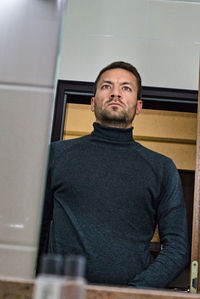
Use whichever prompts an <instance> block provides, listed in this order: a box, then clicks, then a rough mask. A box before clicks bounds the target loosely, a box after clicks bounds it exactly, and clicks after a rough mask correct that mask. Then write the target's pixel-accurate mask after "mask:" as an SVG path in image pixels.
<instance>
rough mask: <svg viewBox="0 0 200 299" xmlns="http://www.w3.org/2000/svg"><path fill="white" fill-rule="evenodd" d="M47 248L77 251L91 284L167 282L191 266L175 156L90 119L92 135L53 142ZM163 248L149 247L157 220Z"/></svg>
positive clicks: (156, 284)
mask: <svg viewBox="0 0 200 299" xmlns="http://www.w3.org/2000/svg"><path fill="white" fill-rule="evenodd" d="M52 204H53V206H54V207H53V222H52V224H51V231H50V251H51V252H53V253H60V254H63V255H67V254H72V253H73V254H82V255H84V256H85V257H86V259H87V271H86V278H87V280H88V282H90V283H102V284H111V285H116V284H117V285H128V284H129V285H132V286H138V287H166V286H167V285H168V283H169V282H170V281H171V280H173V278H175V277H176V276H177V274H179V272H180V271H181V270H182V269H183V268H184V267H185V266H186V265H187V264H188V261H189V244H188V235H187V223H186V222H187V221H186V213H185V205H184V199H183V193H182V187H181V183H180V179H179V175H178V172H177V170H176V167H175V165H174V164H173V162H172V161H171V160H170V159H169V158H167V157H165V156H163V155H160V154H158V153H155V152H153V151H151V150H149V149H147V148H145V147H143V146H141V145H140V144H139V143H137V142H135V141H134V139H133V137H132V129H118V128H108V127H103V126H101V125H99V124H97V123H94V131H93V132H92V133H91V135H88V136H84V137H82V138H78V139H73V140H67V141H61V142H55V143H53V144H52V145H51V154H50V163H49V173H48V185H47V194H46V206H48V207H50V208H49V209H46V212H45V218H44V222H45V226H44V227H45V228H46V226H47V225H48V223H49V221H50V220H51V217H52V215H51V209H52ZM157 223H158V225H159V232H160V239H161V242H162V245H163V250H162V251H161V252H160V254H159V255H158V256H157V258H156V259H155V260H153V259H152V257H151V254H150V251H149V243H150V240H151V239H152V237H153V234H154V230H155V227H156V224H157Z"/></svg>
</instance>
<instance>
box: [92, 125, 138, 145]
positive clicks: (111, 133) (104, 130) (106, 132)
mask: <svg viewBox="0 0 200 299" xmlns="http://www.w3.org/2000/svg"><path fill="white" fill-rule="evenodd" d="M93 127H94V131H93V132H92V135H93V136H97V137H100V138H104V139H109V140H113V141H118V142H120V141H121V142H130V141H134V139H133V127H131V128H128V129H122V128H113V127H105V126H103V125H100V124H99V123H96V122H95V123H93Z"/></svg>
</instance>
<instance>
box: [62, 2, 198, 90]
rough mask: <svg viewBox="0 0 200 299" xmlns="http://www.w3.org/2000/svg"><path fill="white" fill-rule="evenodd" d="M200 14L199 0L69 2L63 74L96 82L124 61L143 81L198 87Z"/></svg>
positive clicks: (155, 84) (180, 86)
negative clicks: (110, 67) (103, 71)
mask: <svg viewBox="0 0 200 299" xmlns="http://www.w3.org/2000/svg"><path fill="white" fill-rule="evenodd" d="M199 15H200V3H199V2H197V1H196V2H194V1H167V0H146V1H145V0H124V1H122V0H104V1H103V0H102V1H98V0H85V1H81V0H76V1H73V0H69V1H68V10H67V15H66V22H65V31H64V40H63V46H62V51H61V69H60V73H59V78H60V79H72V80H83V81H94V80H95V78H96V75H97V74H98V72H99V70H100V69H101V68H102V67H104V66H105V65H107V64H108V63H110V62H111V61H115V60H118V59H119V60H124V61H129V62H131V63H133V64H135V66H136V67H137V68H138V70H139V72H140V73H141V75H142V78H143V85H146V86H160V87H173V88H185V89H198V68H199V54H200V53H199V52H200V51H199V50H200V34H199V32H200V18H199Z"/></svg>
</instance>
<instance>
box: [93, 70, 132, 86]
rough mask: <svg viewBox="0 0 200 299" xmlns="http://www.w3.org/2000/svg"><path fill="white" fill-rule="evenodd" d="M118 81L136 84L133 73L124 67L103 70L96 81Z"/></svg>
mask: <svg viewBox="0 0 200 299" xmlns="http://www.w3.org/2000/svg"><path fill="white" fill-rule="evenodd" d="M114 81H119V82H120V83H126V84H137V79H136V77H135V75H134V74H133V73H131V72H129V71H127V70H125V69H121V68H116V69H110V70H107V71H105V72H104V73H102V74H101V76H100V77H99V80H98V83H99V84H101V83H102V82H114Z"/></svg>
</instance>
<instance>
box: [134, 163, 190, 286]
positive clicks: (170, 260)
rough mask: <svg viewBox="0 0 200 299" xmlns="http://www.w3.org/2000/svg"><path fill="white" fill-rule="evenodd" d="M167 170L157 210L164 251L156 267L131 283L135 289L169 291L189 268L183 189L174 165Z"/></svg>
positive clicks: (145, 271) (136, 277) (152, 266)
mask: <svg viewBox="0 0 200 299" xmlns="http://www.w3.org/2000/svg"><path fill="white" fill-rule="evenodd" d="M170 162H171V163H170V165H168V167H166V168H165V171H164V180H163V187H162V190H161V194H160V198H159V203H158V207H157V223H158V227H159V235H160V241H161V244H162V250H161V251H160V253H159V254H158V256H157V257H156V259H155V260H154V261H153V263H152V264H151V265H150V266H149V267H148V268H147V269H145V270H144V271H143V272H142V273H139V274H137V275H136V276H135V277H134V279H133V280H132V281H131V282H130V283H129V285H130V286H135V287H153V288H154V287H159V288H163V287H166V286H167V285H168V284H169V283H170V282H171V281H172V280H173V279H174V278H175V277H176V276H177V275H179V274H180V272H181V271H182V270H183V269H184V268H185V267H186V266H187V265H188V263H189V257H190V245H189V238H188V227H187V217H186V209H185V201H184V197H183V191H182V185H181V181H180V177H179V174H178V171H177V169H176V167H175V165H174V164H173V162H172V161H170Z"/></svg>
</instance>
